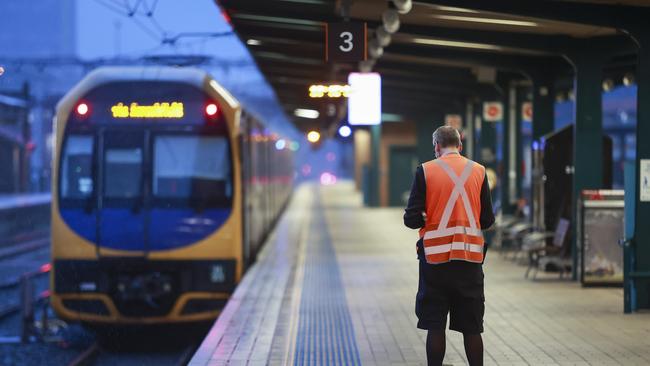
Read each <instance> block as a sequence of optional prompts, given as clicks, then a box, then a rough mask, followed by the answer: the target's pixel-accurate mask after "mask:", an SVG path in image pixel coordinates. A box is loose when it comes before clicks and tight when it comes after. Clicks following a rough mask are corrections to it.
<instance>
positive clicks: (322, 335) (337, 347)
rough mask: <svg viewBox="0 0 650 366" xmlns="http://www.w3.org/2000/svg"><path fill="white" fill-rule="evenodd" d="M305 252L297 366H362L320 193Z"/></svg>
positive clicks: (296, 351) (297, 340)
mask: <svg viewBox="0 0 650 366" xmlns="http://www.w3.org/2000/svg"><path fill="white" fill-rule="evenodd" d="M315 194H316V201H317V204H316V205H314V207H315V211H314V213H313V216H312V217H313V219H312V221H311V224H310V227H309V237H308V239H307V242H306V249H305V264H304V265H305V267H304V278H303V284H302V286H303V288H302V296H301V300H300V312H299V313H300V317H299V321H298V331H297V334H296V347H295V355H294V365H301V366H302V365H360V364H361V361H360V358H359V350H358V348H357V344H356V340H355V335H354V327H353V324H352V319H351V317H350V311H349V309H348V303H347V300H346V298H345V289H344V287H343V283H342V281H341V273H340V271H339V265H338V262H337V260H336V254H335V252H334V246H333V245H332V241H331V238H330V235H329V231H328V230H327V223H326V221H325V215H324V214H323V210H322V204H321V202H320V197H318V196H319V195H318V193H317V192H315Z"/></svg>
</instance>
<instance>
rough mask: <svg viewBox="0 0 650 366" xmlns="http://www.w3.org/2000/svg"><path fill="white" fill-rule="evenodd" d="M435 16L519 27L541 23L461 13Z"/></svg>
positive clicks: (443, 18)
mask: <svg viewBox="0 0 650 366" xmlns="http://www.w3.org/2000/svg"><path fill="white" fill-rule="evenodd" d="M433 17H434V18H437V19H442V20H454V21H459V22H471V23H485V24H499V25H513V26H518V27H538V26H539V23H536V22H529V21H523V20H512V19H498V18H480V17H466V16H460V15H442V14H434V15H433Z"/></svg>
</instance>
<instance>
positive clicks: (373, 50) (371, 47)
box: [368, 38, 384, 60]
mask: <svg viewBox="0 0 650 366" xmlns="http://www.w3.org/2000/svg"><path fill="white" fill-rule="evenodd" d="M383 54H384V48H383V47H382V46H381V45H380V44H379V41H378V40H377V39H376V38H373V39H372V40H370V42H368V56H370V58H371V59H375V60H376V59H378V58H380V57H381V55H383Z"/></svg>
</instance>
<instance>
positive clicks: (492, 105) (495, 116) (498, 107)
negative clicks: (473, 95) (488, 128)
mask: <svg viewBox="0 0 650 366" xmlns="http://www.w3.org/2000/svg"><path fill="white" fill-rule="evenodd" d="M483 120H484V121H487V122H497V121H501V120H503V104H502V103H501V102H485V103H483Z"/></svg>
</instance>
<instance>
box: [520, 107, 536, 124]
mask: <svg viewBox="0 0 650 366" xmlns="http://www.w3.org/2000/svg"><path fill="white" fill-rule="evenodd" d="M521 120H522V121H532V120H533V103H531V102H524V103H523V104H522V105H521Z"/></svg>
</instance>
